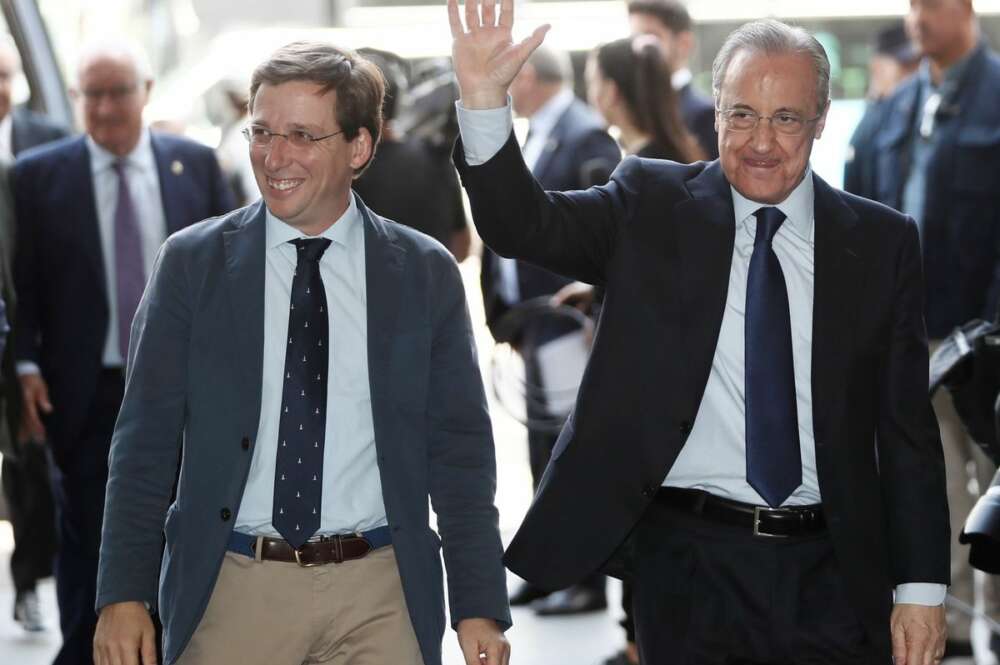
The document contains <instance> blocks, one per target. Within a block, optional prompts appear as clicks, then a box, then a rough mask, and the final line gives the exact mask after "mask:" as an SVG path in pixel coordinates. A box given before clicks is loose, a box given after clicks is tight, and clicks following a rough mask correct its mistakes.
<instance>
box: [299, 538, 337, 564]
mask: <svg viewBox="0 0 1000 665" xmlns="http://www.w3.org/2000/svg"><path fill="white" fill-rule="evenodd" d="M335 542H336V544H335V545H334V552H335V553H336V554H335V555H334V556H335V557H336V558H335V559H334V563H339V561H337V559H338V558H340V557H339V556H337V555H339V554H340V541H339V540H337V541H335ZM308 544H309V543H306V545H308ZM303 547H304V546H303ZM292 551H293V552H295V563H297V564H298V565H299V566H300V567H302V568H315V567H316V566H322V565H323V564H324V563H327V562H325V561H313V562H312V563H308V562H307V563H303V562H302V550H299V549H295V550H292Z"/></svg>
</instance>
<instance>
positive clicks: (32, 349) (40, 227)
mask: <svg viewBox="0 0 1000 665" xmlns="http://www.w3.org/2000/svg"><path fill="white" fill-rule="evenodd" d="M152 147H153V154H154V155H155V157H156V164H157V169H158V172H159V179H160V192H161V196H162V198H163V212H164V216H165V218H166V225H167V228H166V233H167V235H169V234H171V233H173V232H175V231H178V230H179V229H182V228H184V227H185V226H188V225H189V224H193V223H194V222H197V221H199V220H202V219H205V218H206V217H211V216H213V215H219V214H221V213H223V212H226V211H227V210H231V209H232V207H233V201H232V195H231V193H230V191H229V188H228V187H227V186H226V184H225V181H224V180H223V178H222V173H221V171H220V170H219V165H218V163H217V162H216V159H215V154H214V152H213V151H212V150H211V149H210V148H208V147H205V146H202V145H200V144H197V143H194V142H192V141H189V140H187V139H182V138H179V137H175V136H170V135H166V134H156V133H154V134H152ZM176 164H180V167H179V168H178V167H177V166H175V165H176ZM12 189H13V194H14V205H15V216H16V219H17V246H16V250H15V255H14V284H15V288H16V290H17V296H18V311H17V319H16V321H15V326H16V327H15V329H14V335H13V343H14V345H15V348H14V353H15V358H16V359H17V360H19V361H21V360H30V361H32V362H34V363H36V364H37V365H38V366H39V367H40V368H41V370H42V376H43V377H44V378H45V380H46V382H47V383H48V386H49V396H50V398H51V400H52V404H53V405H54V406H55V409H54V411H53V412H52V414H51V415H50V416H48V419H47V421H46V427H47V430H48V434H49V439H50V443H51V445H52V448H53V453H54V454H55V455H56V457H57V459H58V458H59V457H60V456H61V455H62V453H63V452H64V451H65V450H67V446H72V445H73V443H74V442H75V441H76V439H77V436H78V434H79V432H80V429H81V428H82V427H83V424H84V419H85V417H86V414H87V410H88V409H89V406H90V403H91V399H92V396H93V394H94V391H95V389H96V386H97V380H98V376H99V375H100V371H101V366H102V355H103V352H104V343H105V337H106V331H107V327H108V325H109V321H108V303H107V295H106V289H105V281H106V279H107V278H106V276H105V274H104V261H103V260H102V256H101V240H100V232H99V230H98V221H97V206H96V203H95V201H94V186H93V178H92V177H91V173H90V153H89V151H88V149H87V143H86V138H85V137H83V136H78V137H74V138H67V139H63V140H61V141H57V142H55V143H48V144H45V145H43V146H40V147H38V148H34V149H32V150H29V151H28V152H26V153H24V154H23V155H22V156H21V157H20V158H19V159H18V160H17V163H16V164H15V166H14V169H13V173H12Z"/></svg>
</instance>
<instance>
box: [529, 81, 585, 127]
mask: <svg viewBox="0 0 1000 665" xmlns="http://www.w3.org/2000/svg"><path fill="white" fill-rule="evenodd" d="M573 97H574V95H573V91H572V90H570V89H569V88H563V89H562V90H560V91H559V92H557V93H556V94H555V95H553V96H552V98H551V99H550V100H549V101H547V102H545V103H544V104H542V107H541V108H540V109H538V110H537V111H535V113H534V115H532V116H531V119H530V120H529V123H530V124H531V133H532V134H533V135H535V136H547V135H548V134H549V132H551V131H552V128H553V127H555V126H556V123H557V122H559V118H561V117H562V114H563V113H565V112H566V109H568V108H569V106H570V104H572V103H573Z"/></svg>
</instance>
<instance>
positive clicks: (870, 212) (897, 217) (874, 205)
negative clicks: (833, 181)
mask: <svg viewBox="0 0 1000 665" xmlns="http://www.w3.org/2000/svg"><path fill="white" fill-rule="evenodd" d="M835 191H836V192H837V194H838V195H839V196H840V199H841V201H843V202H844V203H845V204H846V205H847V207H849V208H850V209H851V210H852V211H853V212H854V214H855V215H857V217H858V220H859V221H860V223H862V224H865V225H866V226H868V227H869V228H880V229H884V230H885V231H887V232H888V233H890V234H893V235H895V234H898V233H903V232H904V231H905V230H906V229H907V228H908V227H910V226H913V225H914V222H913V220H912V219H911V218H910V217H908V216H907V215H904V214H903V213H901V212H899V211H898V210H896V209H894V208H890V207H889V206H887V205H883V204H882V203H879V202H878V201H872V200H871V199H866V198H864V197H862V196H857V195H856V194H851V193H850V192H845V191H842V190H839V189H838V190H835Z"/></svg>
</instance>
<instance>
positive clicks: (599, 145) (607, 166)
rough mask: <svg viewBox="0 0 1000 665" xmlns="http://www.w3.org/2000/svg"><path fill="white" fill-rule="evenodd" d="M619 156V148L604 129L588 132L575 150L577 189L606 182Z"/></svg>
mask: <svg viewBox="0 0 1000 665" xmlns="http://www.w3.org/2000/svg"><path fill="white" fill-rule="evenodd" d="M621 158H622V152H621V149H620V148H619V147H618V144H617V143H615V140H614V139H613V138H611V137H610V136H609V135H608V133H607V132H606V131H604V130H603V129H601V130H594V131H592V132H588V133H587V136H586V137H585V138H584V139H583V140H582V141H581V142H580V148H579V149H578V150H577V162H578V163H579V164H580V173H579V185H580V186H579V189H587V188H588V187H593V186H595V185H603V184H606V183H607V182H608V179H609V178H611V174H612V173H613V172H614V170H615V167H616V166H618V162H620V161H621Z"/></svg>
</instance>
